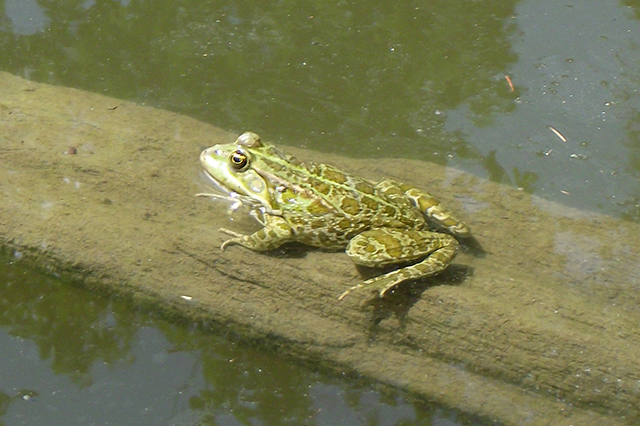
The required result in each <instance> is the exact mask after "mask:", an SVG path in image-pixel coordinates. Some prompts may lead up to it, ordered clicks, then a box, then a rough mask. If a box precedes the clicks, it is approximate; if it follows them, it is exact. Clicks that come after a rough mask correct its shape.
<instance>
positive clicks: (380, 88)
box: [0, 0, 640, 220]
mask: <svg viewBox="0 0 640 426" xmlns="http://www.w3.org/2000/svg"><path fill="white" fill-rule="evenodd" d="M636 3H637V2H633V1H625V0H605V1H602V0H589V1H578V0H572V1H569V2H565V3H558V2H553V1H548V0H545V1H537V0H536V1H533V0H528V1H516V0H512V1H483V2H466V3H464V4H463V3H459V2H422V3H420V4H419V5H413V4H410V3H406V4H405V3H403V4H400V5H399V4H396V3H390V2H386V1H382V0H367V1H361V2H339V3H335V2H334V3H322V2H320V3H318V2H302V3H300V2H282V1H264V2H250V1H246V0H222V1H216V2H202V1H198V0H185V1H182V2H166V1H163V0H122V1H119V2H118V1H102V2H96V1H93V0H76V1H67V2H50V1H43V0H24V1H18V0H0V5H2V4H4V8H0V68H1V69H4V70H8V71H10V72H13V73H16V74H21V75H24V76H26V77H28V78H33V79H35V80H38V81H43V82H49V83H54V84H63V85H68V86H73V87H80V88H85V89H88V90H91V91H94V92H99V93H105V94H108V95H111V96H114V97H118V98H125V99H131V100H135V101H139V102H144V103H148V104H151V105H155V106H159V107H162V108H167V109H171V110H174V111H178V112H181V113H185V114H188V115H191V116H194V117H197V118H200V119H203V120H205V121H209V122H211V123H213V124H215V125H217V126H219V127H222V128H225V129H233V132H234V133H240V132H241V131H243V130H248V129H251V130H254V131H257V132H259V133H261V134H263V135H264V136H265V138H266V139H268V140H274V141H275V142H277V143H280V142H284V143H292V144H296V145H305V146H308V147H310V148H314V149H318V150H324V151H334V152H342V153H347V154H349V155H357V156H371V157H410V158H417V159H423V160H429V161H432V162H437V163H440V164H452V165H454V166H456V167H459V168H462V169H465V170H467V171H471V172H473V173H477V174H479V175H482V176H484V177H489V178H491V179H495V180H497V181H500V182H505V183H509V184H512V185H515V186H518V187H521V188H523V189H525V190H527V191H530V192H534V193H535V194H539V195H543V196H544V197H546V198H548V199H552V200H556V201H560V202H562V203H565V204H568V205H571V206H574V207H579V208H585V209H590V210H594V211H600V212H605V213H614V214H617V215H621V216H625V217H627V218H629V219H633V220H637V219H638V218H639V217H640V207H638V195H637V193H638V189H639V187H640V185H639V182H640V180H639V179H638V173H640V161H638V158H640V139H638V137H637V135H638V132H639V131H640V120H639V118H638V116H639V111H640V97H639V95H638V94H637V91H636V88H637V87H638V83H639V82H640V75H639V74H638V71H637V70H638V67H637V66H633V64H637V63H638V60H639V54H640V52H639V51H638V48H637V43H636V41H637V40H638V39H639V37H640V36H639V33H640V23H639V22H638V20H637V16H638V12H637V10H638V6H637V4H636ZM2 11H4V15H5V16H3V14H2V13H1V12H2ZM505 76H509V77H510V80H506V79H505ZM510 84H511V85H512V86H511V85H510ZM550 129H556V131H557V132H559V133H560V134H561V135H563V136H562V138H560V137H559V136H558V135H557V133H554V132H553V131H552V130H550ZM204 145H207V143H206V142H203V146H204ZM594 194H598V195H597V196H596V195H594Z"/></svg>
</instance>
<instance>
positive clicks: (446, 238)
mask: <svg viewBox="0 0 640 426" xmlns="http://www.w3.org/2000/svg"><path fill="white" fill-rule="evenodd" d="M457 246H458V242H457V241H456V239H455V238H454V237H452V236H451V235H447V234H440V233H435V232H428V231H416V230H395V229H374V230H370V231H366V232H363V233H362V234H359V235H357V236H355V237H354V238H353V239H352V240H351V241H350V242H349V245H348V246H347V250H346V252H347V254H348V255H349V257H350V258H351V260H353V262H354V263H356V264H357V265H363V266H373V267H376V266H377V267H380V266H386V265H392V264H398V263H406V262H411V261H414V260H418V259H423V258H424V259H423V260H421V261H420V262H418V263H415V264H411V265H408V266H405V267H403V268H400V269H397V270H395V271H391V272H389V273H386V274H383V275H380V276H377V277H374V278H371V279H368V280H366V281H364V282H362V283H361V284H358V285H356V286H353V287H351V288H350V289H349V290H347V291H345V292H344V293H342V294H341V295H340V297H339V298H338V299H339V300H342V299H343V298H344V297H345V296H346V295H347V294H349V293H350V292H351V291H353V290H357V289H360V288H370V289H372V290H375V291H377V293H378V295H379V297H383V296H384V295H385V293H386V292H387V291H389V290H390V289H392V288H394V287H395V286H397V285H398V284H400V283H402V282H404V281H408V280H413V279H417V278H426V277H430V276H433V275H436V274H439V273H440V272H442V271H444V270H445V269H446V268H447V266H449V264H450V263H451V259H453V257H454V256H455V254H456V248H457Z"/></svg>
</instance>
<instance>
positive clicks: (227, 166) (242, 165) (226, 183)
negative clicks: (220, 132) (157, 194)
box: [200, 132, 273, 209]
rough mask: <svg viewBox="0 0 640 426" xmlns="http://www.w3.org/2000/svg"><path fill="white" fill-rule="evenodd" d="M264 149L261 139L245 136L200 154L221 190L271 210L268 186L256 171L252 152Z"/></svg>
mask: <svg viewBox="0 0 640 426" xmlns="http://www.w3.org/2000/svg"><path fill="white" fill-rule="evenodd" d="M262 146H263V145H262V142H261V141H260V136H258V135H257V134H255V133H253V132H245V133H243V134H241V135H240V136H238V139H236V141H235V142H234V143H231V144H223V145H215V146H212V147H211V148H207V149H205V150H204V151H202V154H200V162H201V163H202V166H203V167H204V170H205V172H206V173H207V174H208V175H209V177H211V179H213V180H214V181H215V182H216V184H218V186H220V188H221V189H224V190H225V191H228V192H229V193H234V192H235V193H237V194H239V195H241V196H245V197H249V198H251V199H252V200H254V201H256V202H258V203H260V204H262V205H263V206H264V207H265V208H267V209H270V208H272V207H273V206H272V197H271V194H270V192H269V184H268V182H267V180H265V178H264V177H263V176H261V175H260V174H259V173H258V172H257V170H256V169H255V168H254V167H253V162H254V160H255V154H254V153H252V151H254V150H256V149H259V148H260V147H262Z"/></svg>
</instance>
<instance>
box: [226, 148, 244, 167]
mask: <svg viewBox="0 0 640 426" xmlns="http://www.w3.org/2000/svg"><path fill="white" fill-rule="evenodd" d="M229 164H230V165H231V167H232V168H233V169H234V170H237V171H239V172H243V171H245V170H246V169H247V166H248V165H249V156H248V155H247V153H246V152H244V151H243V150H241V149H238V150H236V151H233V152H232V153H231V155H229Z"/></svg>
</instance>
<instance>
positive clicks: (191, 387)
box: [0, 257, 483, 426]
mask: <svg viewBox="0 0 640 426" xmlns="http://www.w3.org/2000/svg"><path fill="white" fill-rule="evenodd" d="M0 359H1V360H2V363H1V364H0V425H6V426H9V425H47V426H51V425H99V424H104V425H108V424H109V425H137V426H140V425H219V426H222V425H300V424H306V425H338V424H340V425H347V426H348V425H409V424H411V425H414V424H415V425H432V424H447V425H457V424H483V423H481V422H480V421H478V420H474V419H473V418H472V417H469V416H464V415H462V414H460V413H456V412H453V411H449V410H445V409H441V408H437V407H435V406H433V405H429V404H426V403H423V402H417V401H415V400H411V399H410V398H409V397H408V396H406V395H403V394H402V393H400V392H397V391H389V390H382V391H381V392H380V391H378V390H376V389H375V387H374V386H372V385H371V384H367V383H360V382H358V381H357V380H353V379H351V380H345V379H343V378H340V377H330V376H327V375H326V374H322V373H320V372H316V371H311V370H309V369H307V368H305V367H302V366H299V365H296V364H294V363H293V362H291V361H288V360H283V359H282V358H281V357H278V354H276V353H268V352H266V351H264V350H260V349H257V348H253V347H251V346H249V345H247V344H246V342H241V341H238V340H237V339H235V338H232V337H230V336H225V331H224V330H221V329H217V328H215V327H211V326H209V325H207V324H199V325H193V324H192V325H185V324H180V325H176V324H173V323H170V322H167V321H165V320H164V319H161V318H156V317H154V316H153V315H152V314H150V313H148V312H139V311H138V310H136V309H135V307H134V306H132V305H130V304H128V303H123V302H122V301H120V302H118V301H114V300H109V299H107V298H101V297H97V296H96V295H92V294H90V293H88V292H86V291H83V290H80V289H78V288H75V287H74V286H71V285H69V284H68V283H62V282H60V281H59V280H57V279H56V278H55V277H51V276H47V275H43V274H37V273H34V272H33V271H29V270H25V269H24V268H22V267H21V266H20V261H19V260H17V259H15V258H14V259H13V260H11V261H9V260H8V259H7V258H6V257H5V258H3V259H2V261H0ZM439 422H440V423H439ZM442 422H444V423H442Z"/></svg>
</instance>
